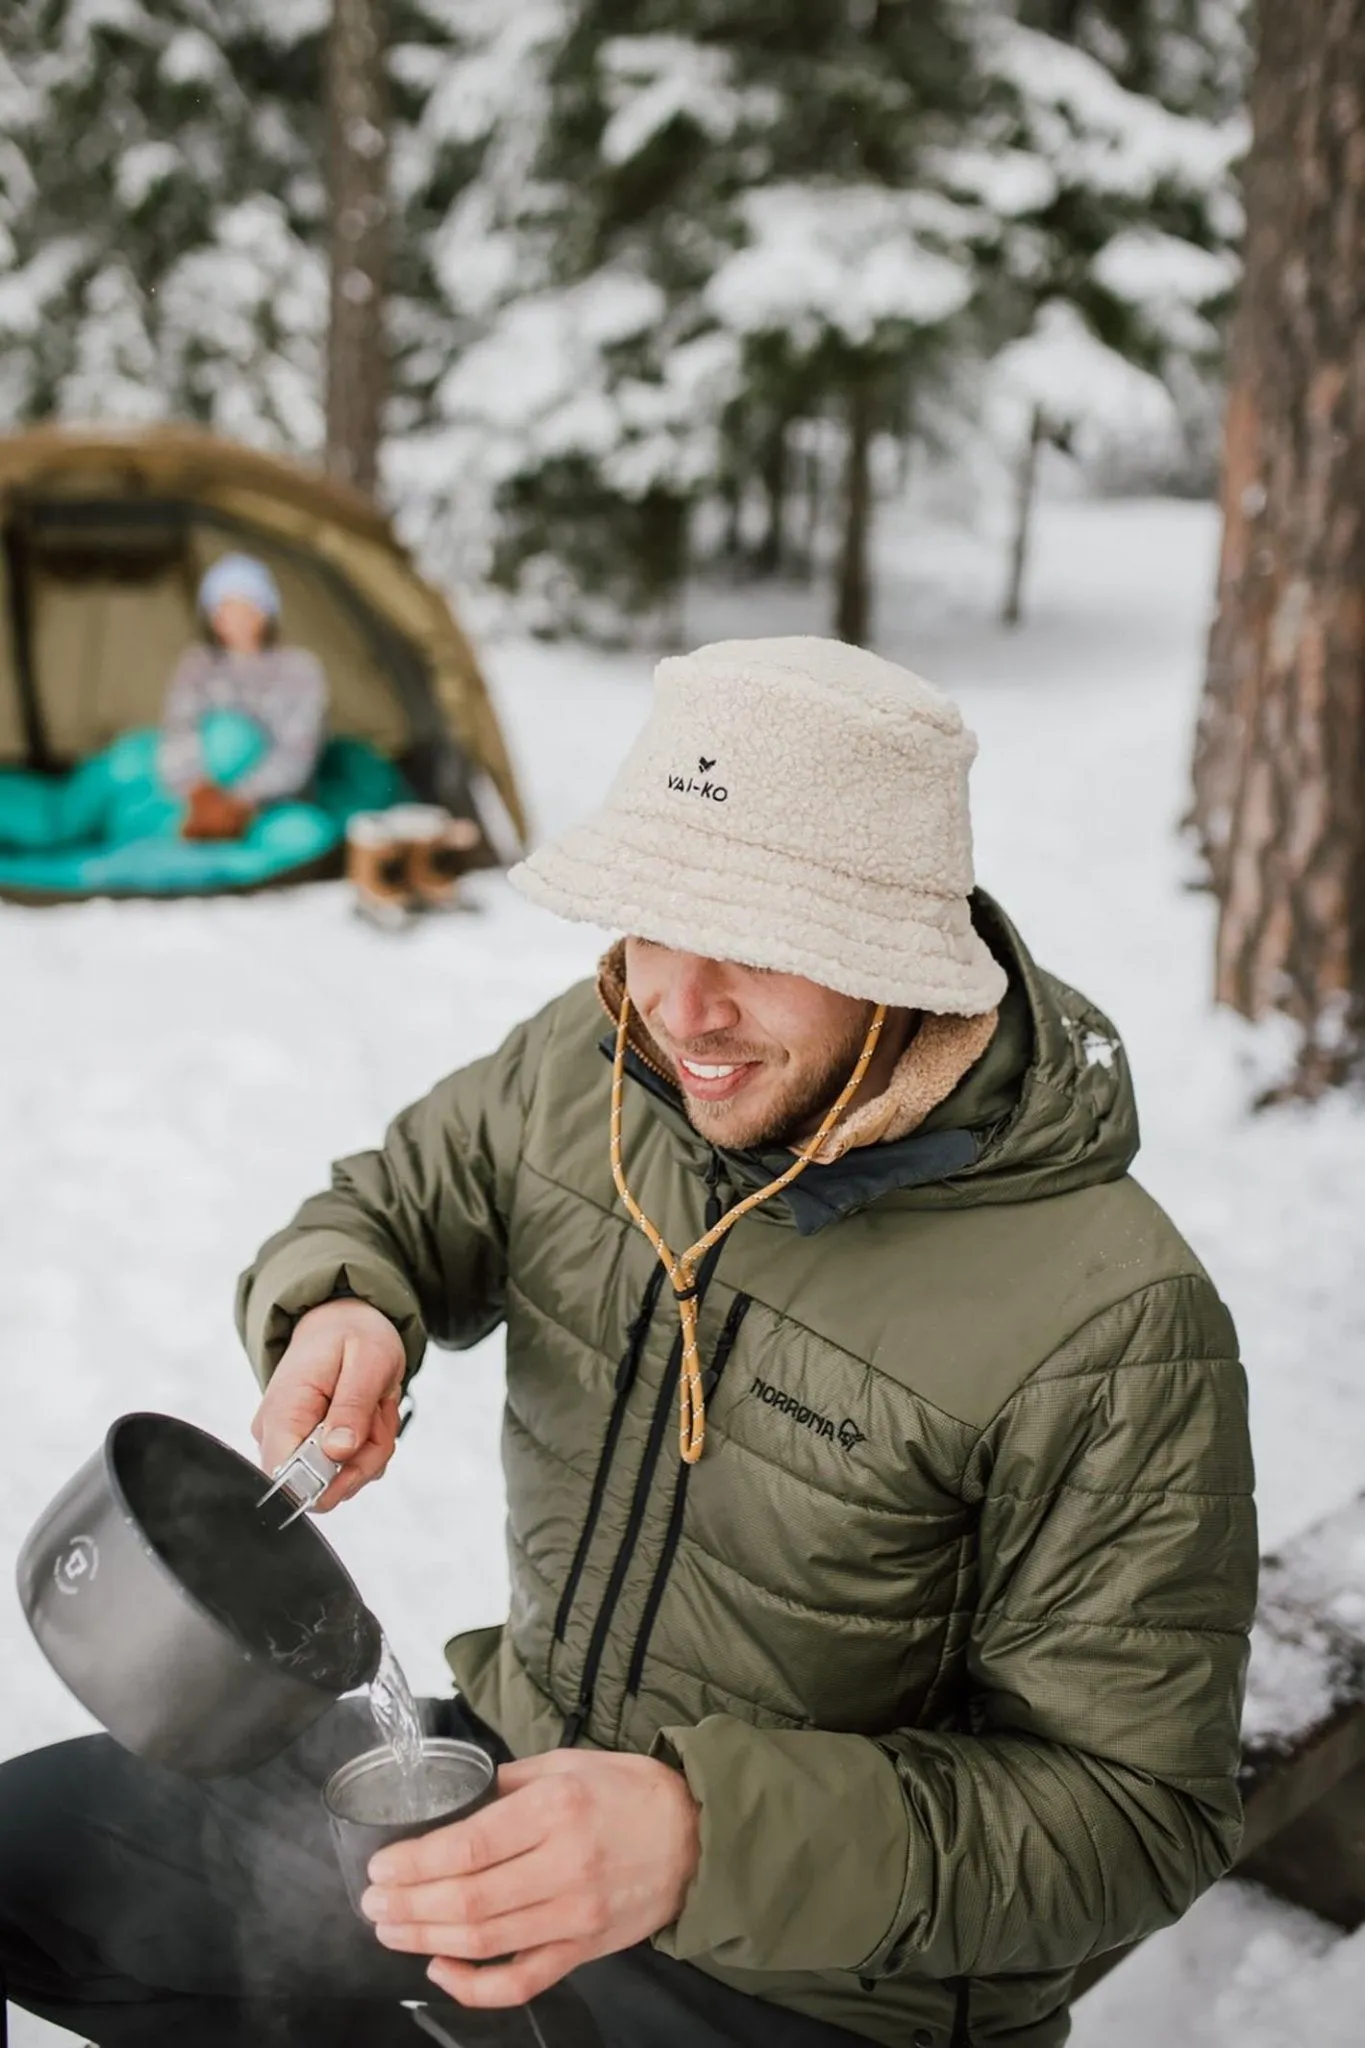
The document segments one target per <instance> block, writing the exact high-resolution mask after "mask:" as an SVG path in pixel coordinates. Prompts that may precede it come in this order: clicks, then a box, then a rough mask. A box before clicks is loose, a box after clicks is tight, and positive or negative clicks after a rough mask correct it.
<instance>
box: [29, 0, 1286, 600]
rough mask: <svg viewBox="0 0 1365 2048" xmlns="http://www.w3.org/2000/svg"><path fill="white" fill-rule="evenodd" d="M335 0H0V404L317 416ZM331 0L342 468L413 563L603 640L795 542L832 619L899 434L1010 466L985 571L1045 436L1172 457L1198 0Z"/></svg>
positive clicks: (1205, 215) (1188, 436)
mask: <svg viewBox="0 0 1365 2048" xmlns="http://www.w3.org/2000/svg"><path fill="white" fill-rule="evenodd" d="M331 11H332V10H331V8H330V6H329V4H328V0H8V5H7V7H6V10H5V28H4V33H3V39H2V40H0V424H3V425H6V426H9V425H13V424H17V423H21V422H29V421H33V420H38V419H44V418H48V417H53V416H55V417H58V418H63V419H82V420H89V419H101V420H122V421H146V420H152V419H157V418H161V417H166V416H170V417H180V418H188V419H192V420H197V421H201V422H203V423H205V424H207V425H210V426H212V427H214V428H215V429H217V430H218V431H220V432H223V433H226V434H229V435H232V436H234V437H237V438H239V439H243V440H247V441H250V442H254V443H257V444H259V445H262V446H264V447H268V448H271V449H276V450H283V451H287V452H293V453H296V454H299V455H303V456H318V455H320V454H321V453H322V452H323V449H324V445H325V442H326V438H327V417H326V415H327V404H326V392H325V383H326V376H325V355H326V340H327V329H328V320H329V282H328V279H329V263H328V245H327V233H328V178H327V162H328V159H327V147H328V144H327V135H326V125H327V124H326V120H325V115H324V106H325V102H326V99H327V92H326V80H325V71H326V64H327V56H326V44H327V32H328V23H329V17H330V15H331ZM365 11H366V12H367V13H368V14H369V15H370V16H371V17H372V18H373V19H376V20H382V31H383V41H384V45H385V47H383V48H380V49H378V50H377V51H376V52H375V55H374V60H373V62H374V69H375V71H376V74H377V76H376V77H375V78H374V79H372V80H371V87H372V96H371V106H370V111H369V112H368V113H362V114H359V115H355V116H354V117H353V118H352V120H351V127H350V131H349V133H350V140H351V142H352V143H353V144H355V146H356V151H357V153H358V155H359V157H360V158H362V159H363V158H364V157H365V156H366V155H367V153H368V155H369V156H370V157H371V158H373V159H375V160H377V162H378V168H379V173H380V176H379V183H378V185H377V186H375V187H374V189H373V190H372V191H371V193H370V195H369V197H368V200H366V199H365V197H364V195H362V198H361V201H360V202H359V203H358V204H354V205H352V206H351V207H350V215H351V216H352V218H351V220H350V230H351V231H353V232H354V233H355V234H357V235H361V234H363V235H366V236H368V239H369V241H370V243H371V245H372V247H371V251H370V258H369V261H368V262H361V263H359V264H358V266H356V267H353V268H352V269H351V270H349V271H348V272H347V274H346V284H347V290H348V291H349V294H350V297H349V300H348V298H347V293H346V291H341V292H339V293H338V294H337V298H336V300H335V301H334V309H335V308H336V307H339V309H340V311H341V313H342V314H343V315H344V314H345V313H346V311H347V308H348V304H349V306H350V307H351V308H352V309H354V308H355V307H356V306H357V305H358V304H359V305H362V306H363V302H364V301H365V300H366V299H367V298H370V299H374V300H375V301H376V302H380V301H382V304H383V308H384V320H383V332H382V339H381V341H380V344H379V357H380V360H379V363H378V367H377V371H376V374H377V377H378V380H379V383H380V385H381V387H382V388H381V390H380V391H379V393H378V395H377V416H378V418H379V419H380V421H381V422H382V451H381V458H380V474H381V478H382V489H383V492H384V494H385V495H386V497H387V498H388V500H389V502H390V503H391V504H393V505H394V506H395V507H396V508H397V510H398V512H399V515H400V519H401V524H402V527H403V530H404V532H405V535H406V537H407V538H408V539H409V540H410V541H411V542H413V543H414V544H415V545H416V547H417V549H418V550H419V553H420V556H421V558H422V560H423V563H424V565H425V566H426V567H428V568H429V569H430V570H431V571H433V572H434V573H436V574H438V575H439V576H440V577H442V578H443V579H444V580H445V581H447V582H452V583H463V584H470V583H476V582H477V583H489V582H491V583H492V585H493V586H495V587H496V588H498V589H501V590H503V591H506V592H508V593H510V594H512V595H513V596H514V597H515V600H516V605H517V610H518V615H519V616H520V617H521V619H522V620H524V621H525V622H526V623H529V624H530V625H531V626H533V627H534V628H536V629H537V630H542V631H557V630H563V629H571V630H576V631H587V632H590V633H593V634H595V635H597V636H599V637H613V636H617V635H619V634H620V633H622V632H623V631H626V630H632V629H640V628H643V629H645V630H647V631H657V630H658V629H659V627H660V625H661V624H662V625H663V626H664V628H665V629H666V625H667V621H668V619H669V616H670V606H671V604H672V602H673V600H674V598H675V597H676V593H677V591H678V588H679V586H680V583H681V581H682V579H683V578H684V576H685V575H686V573H687V572H688V571H689V569H692V568H694V567H697V566H702V567H706V566H714V567H715V568H716V569H717V570H718V571H721V572H723V573H724V574H726V575H727V576H730V577H733V578H737V579H747V578H750V577H758V576H771V575H774V574H777V575H783V576H789V577H792V578H809V577H812V576H816V577H818V578H820V579H822V580H823V581H825V582H827V585H828V618H829V621H830V624H831V626H832V627H833V629H835V630H837V631H839V632H841V633H842V634H844V635H845V637H848V638H853V639H858V638H863V637H866V635H867V632H868V630H869V625H870V621H871V618H872V604H873V594H872V592H871V590H870V588H869V566H868V563H869V549H868V536H869V531H870V527H871V524H872V521H873V518H874V514H875V506H876V502H877V500H878V497H879V496H880V495H881V494H882V493H883V492H885V491H886V490H888V489H890V488H894V487H896V486H897V485H898V484H899V482H901V481H903V479H904V476H905V474H906V472H907V468H908V467H909V466H912V465H915V464H917V463H920V462H923V461H929V462H942V461H944V460H946V459H951V460H953V461H955V462H960V463H965V464H967V466H968V467H970V468H971V469H972V470H973V473H974V474H976V475H977V477H978V478H979V479H980V482H981V487H982V488H986V489H990V490H993V491H998V492H1000V493H1004V494H1007V495H1008V496H1009V497H1010V499H1011V500H1012V501H1016V500H1017V501H1018V503H1019V506H1020V514H1021V516H1020V517H1019V518H1018V519H1017V521H1016V533H1015V542H1014V553H1015V556H1016V570H1017V572H1020V573H1021V572H1022V568H1023V554H1024V544H1025V540H1026V533H1025V521H1026V516H1027V501H1028V498H1029V495H1030V492H1031V488H1032V479H1033V474H1034V471H1035V468H1036V464H1037V456H1038V451H1039V449H1040V448H1041V447H1043V446H1044V445H1046V444H1048V443H1053V444H1057V445H1060V446H1062V447H1064V448H1066V449H1068V450H1069V451H1070V452H1071V453H1072V454H1073V455H1074V456H1075V457H1076V458H1077V459H1078V460H1079V461H1081V462H1083V463H1085V462H1088V463H1091V464H1095V463H1099V464H1107V465H1108V466H1109V467H1110V469H1111V470H1113V471H1114V472H1115V473H1117V474H1121V475H1122V476H1123V477H1124V478H1125V479H1127V480H1128V481H1129V482H1132V481H1134V480H1137V481H1139V482H1141V483H1144V484H1146V485H1149V486H1150V485H1152V484H1164V485H1167V486H1170V485H1175V486H1177V487H1189V486H1194V487H1198V488H1201V489H1204V490H1207V489H1209V488H1211V485H1212V480H1213V478H1214V476H1215V474H1216V464H1217V450H1216V442H1217V412H1218V405H1217V390H1218V378H1219V372H1220V359H1221V347H1222V336H1223V327H1224V316H1225V313H1226V311H1227V308H1228V304H1229V300H1230V296H1231V293H1232V290H1233V287H1234V285H1235V282H1236V278H1237V271H1238V265H1237V259H1236V254H1235V251H1236V247H1237V243H1238V238H1239V235H1240V231H1241V224H1242V219H1241V209H1240V206H1239V203H1238V199H1237V196H1236V190H1235V184H1234V177H1233V172H1234V167H1235V164H1236V162H1237V159H1238V157H1239V155H1240V154H1241V153H1242V151H1243V150H1244V148H1245V143H1246V123H1245V117H1244V113H1243V101H1244V95H1245V71H1246V64H1247V53H1246V43H1245V34H1244V24H1243V21H1242V10H1241V8H1240V7H1239V5H1238V4H1237V0H1020V4H1017V5H1012V4H1009V0H915V4H914V5H910V4H905V0H819V4H814V5H812V4H811V0H799V4H798V0H519V4H518V5H516V6H515V7H508V6H506V5H505V4H503V0H389V5H388V6H387V8H386V9H384V10H376V9H375V8H374V7H373V6H370V7H368V8H367V9H366V10H365ZM366 205H368V207H369V212H368V214H367V213H366V210H365V209H366ZM376 230H377V231H378V232H377V233H376V232H375V231H376ZM376 266H378V267H377V268H376ZM1020 573H1016V574H1015V575H1014V577H1013V578H1012V579H1006V580H1007V581H1009V582H1010V583H1011V587H1010V588H1009V590H1008V593H1007V603H1009V604H1010V605H1012V606H1013V608H1014V609H1015V610H1016V611H1017V609H1018V605H1019V587H1018V586H1019V582H1020ZM1003 574H1004V571H1003V567H1002V576H1003Z"/></svg>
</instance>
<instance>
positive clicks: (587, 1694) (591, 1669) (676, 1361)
mask: <svg viewBox="0 0 1365 2048" xmlns="http://www.w3.org/2000/svg"><path fill="white" fill-rule="evenodd" d="M723 1172H724V1168H723V1166H722V1163H721V1158H720V1154H719V1153H718V1152H716V1151H715V1150H714V1149H713V1150H712V1153H711V1157H710V1159H709V1160H708V1162H707V1168H706V1228H707V1229H708V1230H712V1229H714V1228H715V1226H716V1224H717V1223H719V1221H720V1219H721V1217H722V1216H723V1215H724V1213H725V1205H724V1203H723V1201H722V1199H721V1194H720V1182H721V1178H722V1175H723ZM724 1249H725V1240H724V1238H722V1239H721V1241H720V1243H719V1244H713V1245H712V1247H711V1249H710V1251H709V1252H708V1253H707V1254H706V1257H705V1258H704V1259H703V1261H702V1264H701V1267H700V1269H699V1271H698V1273H697V1313H698V1315H700V1313H701V1309H702V1305H703V1303H704V1302H705V1299H706V1290H707V1288H708V1287H709V1286H710V1284H711V1280H712V1277H713V1275H714V1273H715V1270H716V1266H717V1265H718V1263H719V1261H720V1255H721V1253H722V1251H723V1250H724ZM660 1271H662V1268H660ZM681 1367H682V1331H681V1330H679V1331H678V1334H677V1335H676V1336H675V1338H674V1339H673V1348H672V1350H671V1351H670V1352H669V1354H668V1364H667V1365H666V1366H665V1368H664V1374H663V1378H662V1379H661V1381H660V1382H659V1391H658V1394H657V1396H656V1397H655V1402H654V1413H653V1415H652V1417H651V1418H650V1424H649V1436H648V1438H647V1439H646V1441H645V1451H644V1456H643V1458H642V1459H641V1461H640V1469H639V1471H638V1472H637V1474H636V1475H635V1491H634V1492H633V1493H632V1495H631V1499H630V1511H629V1513H628V1514H627V1516H626V1526H625V1529H624V1530H623V1531H622V1535H621V1542H620V1546H619V1548H618V1550H617V1552H616V1556H615V1558H614V1559H613V1561H612V1567H611V1574H610V1576H609V1578H608V1580H607V1586H606V1591H605V1592H604V1593H603V1595H602V1605H601V1606H600V1607H599V1608H598V1610H597V1619H596V1621H595V1622H594V1623H593V1630H592V1635H591V1636H590V1638H589V1640H588V1654H587V1656H586V1657H585V1658H584V1660H583V1674H582V1677H581V1679H580V1680H579V1686H578V1698H577V1700H576V1702H575V1703H574V1707H573V1711H572V1712H571V1713H570V1714H568V1715H567V1716H566V1717H565V1721H564V1727H563V1731H562V1733H561V1735H560V1745H561V1747H562V1748H564V1749H572V1748H573V1746H574V1744H575V1743H576V1742H577V1740H578V1738H579V1736H580V1735H581V1734H582V1733H583V1728H584V1724H585V1723H586V1721H587V1718H588V1716H589V1714H590V1713H591V1712H592V1702H593V1691H594V1688H595V1687H596V1684H597V1673H598V1670H599V1668H600V1667H601V1663H602V1652H603V1651H604V1649H605V1648H606V1644H607V1635H608V1632H609V1630H610V1628H611V1623H612V1617H613V1615H614V1614H615V1612H616V1603H617V1601H618V1600H619V1599H620V1597H621V1589H622V1587H623V1586H624V1585H625V1582H626V1574H627V1572H628V1571H629V1569H630V1561H631V1558H632V1557H633V1556H634V1554H635V1545H636V1544H637V1542H638V1541H639V1538H640V1530H641V1527H642V1526H643V1523H644V1519H645V1509H646V1507H647V1506H648V1504H649V1493H650V1487H651V1485H652V1483H653V1479H654V1472H655V1468H656V1467H657V1465H658V1462H659V1453H660V1452H661V1450H662V1449H663V1443H664V1433H665V1431H666V1429H667V1427H668V1419H669V1416H670V1415H671V1414H672V1412H673V1409H674V1405H675V1402H676V1398H677V1387H678V1374H679V1371H680V1370H681ZM621 1405H622V1409H623V1410H624V1405H625V1404H624V1402H623V1403H622V1404H621ZM617 1428H618V1434H619V1424H618V1425H617ZM610 1449H611V1451H612V1452H614V1450H615V1443H614V1441H613V1443H612V1444H611V1446H610ZM610 1462H611V1460H610V1456H609V1455H608V1450H607V1446H605V1445H604V1447H603V1465H604V1467H605V1466H606V1465H609V1464H610ZM601 1477H602V1483H603V1486H604V1487H605V1484H606V1472H605V1469H603V1470H602V1472H601ZM599 1504H600V1502H599ZM586 1549H587V1545H586V1542H584V1541H582V1540H581V1539H580V1543H579V1551H580V1552H581V1553H586ZM560 1608H561V1611H562V1612H563V1614H564V1617H565V1620H566V1621H567V1619H568V1609H567V1607H566V1605H565V1602H564V1601H563V1600H561V1602H560Z"/></svg>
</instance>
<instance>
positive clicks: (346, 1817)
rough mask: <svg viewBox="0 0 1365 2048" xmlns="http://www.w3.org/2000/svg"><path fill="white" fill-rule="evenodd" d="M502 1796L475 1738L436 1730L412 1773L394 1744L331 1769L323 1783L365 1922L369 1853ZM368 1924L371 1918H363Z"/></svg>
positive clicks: (340, 1856)
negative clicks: (400, 1761)
mask: <svg viewBox="0 0 1365 2048" xmlns="http://www.w3.org/2000/svg"><path fill="white" fill-rule="evenodd" d="M496 1796H497V1772H496V1769H495V1768H494V1764H493V1760H492V1758H491V1757H490V1756H489V1755H488V1754H487V1752H486V1751H484V1750H482V1749H480V1748H479V1747H478V1745H477V1744H476V1743H473V1742H456V1741H454V1740H451V1739H449V1738H447V1737H445V1736H437V1735H430V1736H428V1737H427V1739H426V1740H425V1741H424V1742H423V1744H422V1768H421V1771H420V1772H419V1773H416V1774H414V1776H413V1777H412V1778H408V1777H406V1776H405V1775H404V1773H403V1772H402V1771H401V1770H400V1769H399V1768H398V1763H397V1759H396V1758H395V1756H394V1753H393V1751H392V1750H391V1749H389V1748H387V1747H385V1748H383V1749H367V1750H366V1751H365V1753H364V1755H363V1756H357V1757H352V1759H351V1761H350V1763H348V1764H343V1765H342V1766H341V1769H340V1770H339V1771H333V1773H332V1775H331V1777H330V1778H329V1779H328V1780H327V1783H326V1784H325V1785H324V1786H323V1788H322V1801H323V1805H324V1806H325V1807H326V1808H327V1817H328V1820H329V1821H330V1823H331V1829H332V1840H333V1841H334V1842H335V1844H336V1852H337V1860H338V1862H339V1863H340V1865H341V1874H342V1877H343V1878H344V1879H345V1882H346V1896H347V1898H348V1899H349V1900H350V1902H351V1904H352V1906H353V1907H354V1908H355V1910H356V1912H357V1913H359V1914H360V1917H361V1918H362V1919H365V1915H364V1914H363V1913H360V1900H361V1895H362V1893H363V1892H364V1891H365V1889H366V1887H367V1886H368V1884H369V1881H370V1880H369V1874H368V1873H369V1864H370V1858H371V1857H372V1856H374V1855H376V1854H377V1853H378V1852H379V1850H381V1849H384V1848H387V1846H388V1844H389V1843H390V1842H404V1841H408V1840H410V1839H411V1838H412V1837H413V1836H416V1835H429V1834H431V1833H432V1831H433V1830H434V1829H436V1828H443V1827H448V1826H449V1825H450V1823H451V1822H452V1821H456V1820H464V1819H465V1818H466V1816H467V1815H469V1814H471V1813H477V1812H478V1810H479V1808H480V1807H481V1806H487V1805H488V1804H489V1802H490V1801H491V1800H492V1799H494V1798H496ZM365 1924H366V1925H367V1926H368V1925H369V1922H368V1920H367V1921H366V1923H365Z"/></svg>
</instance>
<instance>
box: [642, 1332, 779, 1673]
mask: <svg viewBox="0 0 1365 2048" xmlns="http://www.w3.org/2000/svg"><path fill="white" fill-rule="evenodd" d="M749 1308H750V1301H749V1296H748V1295H747V1294H737V1295H736V1296H735V1298H734V1300H733V1301H732V1302H731V1304H730V1313H729V1315H728V1316H727V1317H726V1318H725V1328H724V1329H723V1330H722V1331H721V1333H720V1336H719V1337H718V1338H717V1340H716V1353H715V1357H714V1358H713V1359H712V1361H711V1364H710V1365H709V1366H708V1368H707V1370H706V1371H705V1372H704V1373H703V1375H702V1392H703V1394H704V1395H705V1397H706V1399H707V1400H708V1401H709V1400H710V1398H711V1395H712V1393H713V1392H714V1391H715V1388H716V1386H717V1384H718V1383H719V1380H720V1376H721V1374H722V1373H723V1372H724V1370H725V1367H726V1365H727V1363H728V1362H729V1358H730V1353H731V1352H732V1351H733V1350H734V1348H735V1340H736V1339H737V1337H738V1336H739V1332H740V1326H741V1324H742V1323H743V1321H744V1318H745V1316H747V1315H748V1313H749ZM691 1471H692V1467H691V1466H690V1465H688V1464H685V1463H684V1462H683V1461H682V1459H679V1461H678V1476H677V1479H676V1481H675V1482H674V1486H673V1505H672V1507H671V1508H670V1509H669V1511H668V1528H667V1530H666V1531H665V1533H664V1547H663V1549H662V1551H661V1552H660V1553H659V1562H658V1564H657V1565H656V1567H655V1570H654V1580H653V1583H652V1584H651V1586H650V1589H649V1598H648V1599H647V1600H646V1601H645V1611H644V1613H643V1615H642V1616H641V1618H640V1630H639V1634H638V1635H637V1636H636V1638H635V1648H634V1649H633V1650H632V1651H631V1653H630V1669H629V1671H628V1672H627V1674H626V1692H627V1694H628V1695H632V1696H633V1695H634V1694H636V1693H638V1692H639V1690H640V1681H641V1679H642V1678H643V1676H644V1669H645V1656H646V1653H647V1651H648V1649H649V1639H650V1637H651V1636H652V1635H653V1633H654V1622H655V1619H656V1617H657V1615H658V1612H659V1604H660V1602H661V1601H662V1599H663V1597H664V1587H665V1585H666V1584H667V1583H668V1575H669V1573H670V1572H671V1571H672V1569H673V1558H674V1554H675V1553H676V1551H677V1548H678V1542H679V1539H680V1538H681V1536H682V1525H683V1514H684V1511H685V1509H686V1507H687V1481H688V1478H689V1476H690V1474H691Z"/></svg>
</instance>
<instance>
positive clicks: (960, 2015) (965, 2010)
mask: <svg viewBox="0 0 1365 2048" xmlns="http://www.w3.org/2000/svg"><path fill="white" fill-rule="evenodd" d="M954 1989H955V1991H956V1994H957V1995H956V1998H955V2000H954V2005H953V2038H952V2040H951V2041H950V2042H949V2043H948V2048H972V1980H971V1978H970V1977H959V1978H958V1980H957V1983H956V1985H955V1987H954Z"/></svg>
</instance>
